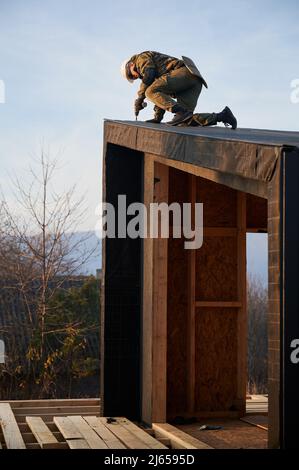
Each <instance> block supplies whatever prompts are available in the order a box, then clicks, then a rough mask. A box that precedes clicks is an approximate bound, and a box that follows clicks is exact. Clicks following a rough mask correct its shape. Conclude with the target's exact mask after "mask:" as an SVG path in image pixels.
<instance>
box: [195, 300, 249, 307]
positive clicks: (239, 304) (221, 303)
mask: <svg viewBox="0 0 299 470" xmlns="http://www.w3.org/2000/svg"><path fill="white" fill-rule="evenodd" d="M195 306H196V307H207V308H210V307H214V308H240V307H242V302H225V301H221V300H220V301H207V300H197V301H196V302H195Z"/></svg>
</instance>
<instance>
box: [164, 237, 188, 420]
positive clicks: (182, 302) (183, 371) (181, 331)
mask: <svg viewBox="0 0 299 470" xmlns="http://www.w3.org/2000/svg"><path fill="white" fill-rule="evenodd" d="M187 279H188V262H187V250H184V248H183V240H180V239H169V242H168V303H167V414H168V415H170V414H180V413H182V412H184V411H186V406H187V404H186V396H187V393H186V391H187V342H188V339H187V308H188V297H187V294H188V289H187Z"/></svg>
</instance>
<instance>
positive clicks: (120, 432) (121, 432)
mask: <svg viewBox="0 0 299 470" xmlns="http://www.w3.org/2000/svg"><path fill="white" fill-rule="evenodd" d="M98 419H99V421H100V422H101V423H102V424H103V425H104V426H106V428H107V429H109V430H110V431H111V432H112V433H113V434H114V435H115V436H116V437H117V438H118V439H119V440H120V441H121V442H122V443H123V444H124V445H125V446H126V447H127V448H128V449H149V448H150V447H149V446H148V445H147V444H145V443H144V442H143V441H141V440H140V439H139V437H137V436H135V435H134V434H132V433H131V432H130V431H128V430H127V429H125V428H124V427H123V426H122V425H121V424H120V423H119V422H116V423H108V422H107V418H98ZM117 421H118V420H117Z"/></svg>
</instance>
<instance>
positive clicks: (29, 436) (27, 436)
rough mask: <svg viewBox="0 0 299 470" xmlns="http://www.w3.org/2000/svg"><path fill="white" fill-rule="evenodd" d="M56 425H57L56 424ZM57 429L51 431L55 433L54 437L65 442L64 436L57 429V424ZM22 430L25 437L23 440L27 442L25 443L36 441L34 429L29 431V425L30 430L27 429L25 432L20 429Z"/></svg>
mask: <svg viewBox="0 0 299 470" xmlns="http://www.w3.org/2000/svg"><path fill="white" fill-rule="evenodd" d="M54 426H55V425H54ZM47 428H48V429H49V427H48V426H47ZM55 429H56V431H51V430H50V431H51V433H52V434H53V436H54V437H56V439H57V441H58V442H63V441H64V439H63V436H62V434H61V433H60V432H59V431H57V428H56V426H55ZM20 431H21V434H22V437H23V440H24V442H25V444H28V443H36V439H35V437H34V435H33V433H32V431H29V426H28V431H27V430H26V431H25V432H22V430H21V429H20Z"/></svg>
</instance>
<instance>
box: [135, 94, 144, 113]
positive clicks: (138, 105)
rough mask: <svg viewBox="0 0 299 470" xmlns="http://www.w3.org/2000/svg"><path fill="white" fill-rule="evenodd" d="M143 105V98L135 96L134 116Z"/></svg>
mask: <svg viewBox="0 0 299 470" xmlns="http://www.w3.org/2000/svg"><path fill="white" fill-rule="evenodd" d="M144 107H145V106H144V102H143V98H137V100H135V104H134V110H135V116H138V114H139V111H141V110H142V109H143V108H144Z"/></svg>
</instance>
